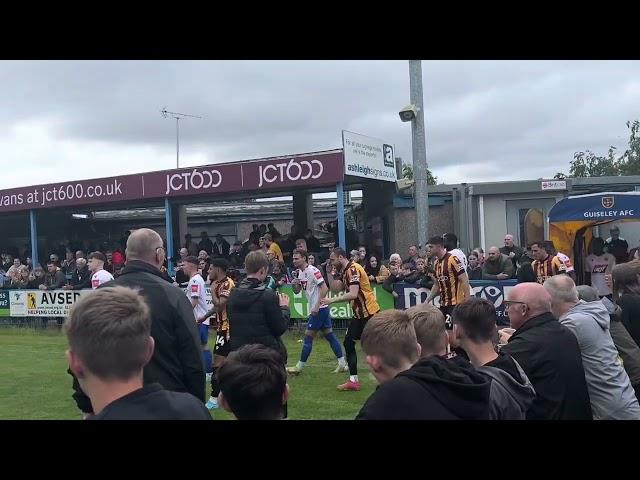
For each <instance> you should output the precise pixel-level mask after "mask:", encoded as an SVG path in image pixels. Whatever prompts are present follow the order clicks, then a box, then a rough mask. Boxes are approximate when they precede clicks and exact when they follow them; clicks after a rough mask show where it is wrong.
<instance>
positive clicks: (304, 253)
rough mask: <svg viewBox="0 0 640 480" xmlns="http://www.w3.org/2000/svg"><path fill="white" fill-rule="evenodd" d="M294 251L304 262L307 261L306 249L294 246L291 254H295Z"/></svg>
mask: <svg viewBox="0 0 640 480" xmlns="http://www.w3.org/2000/svg"><path fill="white" fill-rule="evenodd" d="M296 253H297V254H298V255H300V256H301V257H302V258H304V260H305V262H308V261H309V254H308V253H307V251H306V250H302V249H300V248H296V249H295V250H294V251H293V255H295V254H296Z"/></svg>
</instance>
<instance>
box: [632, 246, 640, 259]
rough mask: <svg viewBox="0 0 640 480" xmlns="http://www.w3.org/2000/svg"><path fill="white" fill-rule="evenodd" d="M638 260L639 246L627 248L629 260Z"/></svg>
mask: <svg viewBox="0 0 640 480" xmlns="http://www.w3.org/2000/svg"><path fill="white" fill-rule="evenodd" d="M633 260H640V248H637V247H636V248H632V249H631V250H629V261H630V262H632V261H633Z"/></svg>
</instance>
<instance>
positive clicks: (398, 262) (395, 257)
mask: <svg viewBox="0 0 640 480" xmlns="http://www.w3.org/2000/svg"><path fill="white" fill-rule="evenodd" d="M392 263H394V264H396V265H397V266H398V267H400V266H401V265H402V257H401V256H400V254H399V253H392V254H391V256H390V257H389V265H391V264H392Z"/></svg>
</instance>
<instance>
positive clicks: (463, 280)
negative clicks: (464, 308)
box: [458, 272, 471, 298]
mask: <svg viewBox="0 0 640 480" xmlns="http://www.w3.org/2000/svg"><path fill="white" fill-rule="evenodd" d="M458 282H459V284H458V285H459V287H458V288H461V289H462V298H468V297H469V296H470V295H471V285H470V284H469V275H468V274H467V272H462V273H461V274H460V275H458Z"/></svg>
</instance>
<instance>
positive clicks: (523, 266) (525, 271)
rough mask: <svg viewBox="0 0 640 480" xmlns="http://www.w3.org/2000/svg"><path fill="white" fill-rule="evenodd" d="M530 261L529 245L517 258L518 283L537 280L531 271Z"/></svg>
mask: <svg viewBox="0 0 640 480" xmlns="http://www.w3.org/2000/svg"><path fill="white" fill-rule="evenodd" d="M532 263H533V253H532V252H531V246H529V247H527V249H526V250H525V251H524V253H523V254H522V255H521V256H520V258H519V259H518V270H517V271H516V278H517V279H518V283H525V282H537V281H538V280H537V277H536V274H535V272H534V271H533V267H532Z"/></svg>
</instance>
